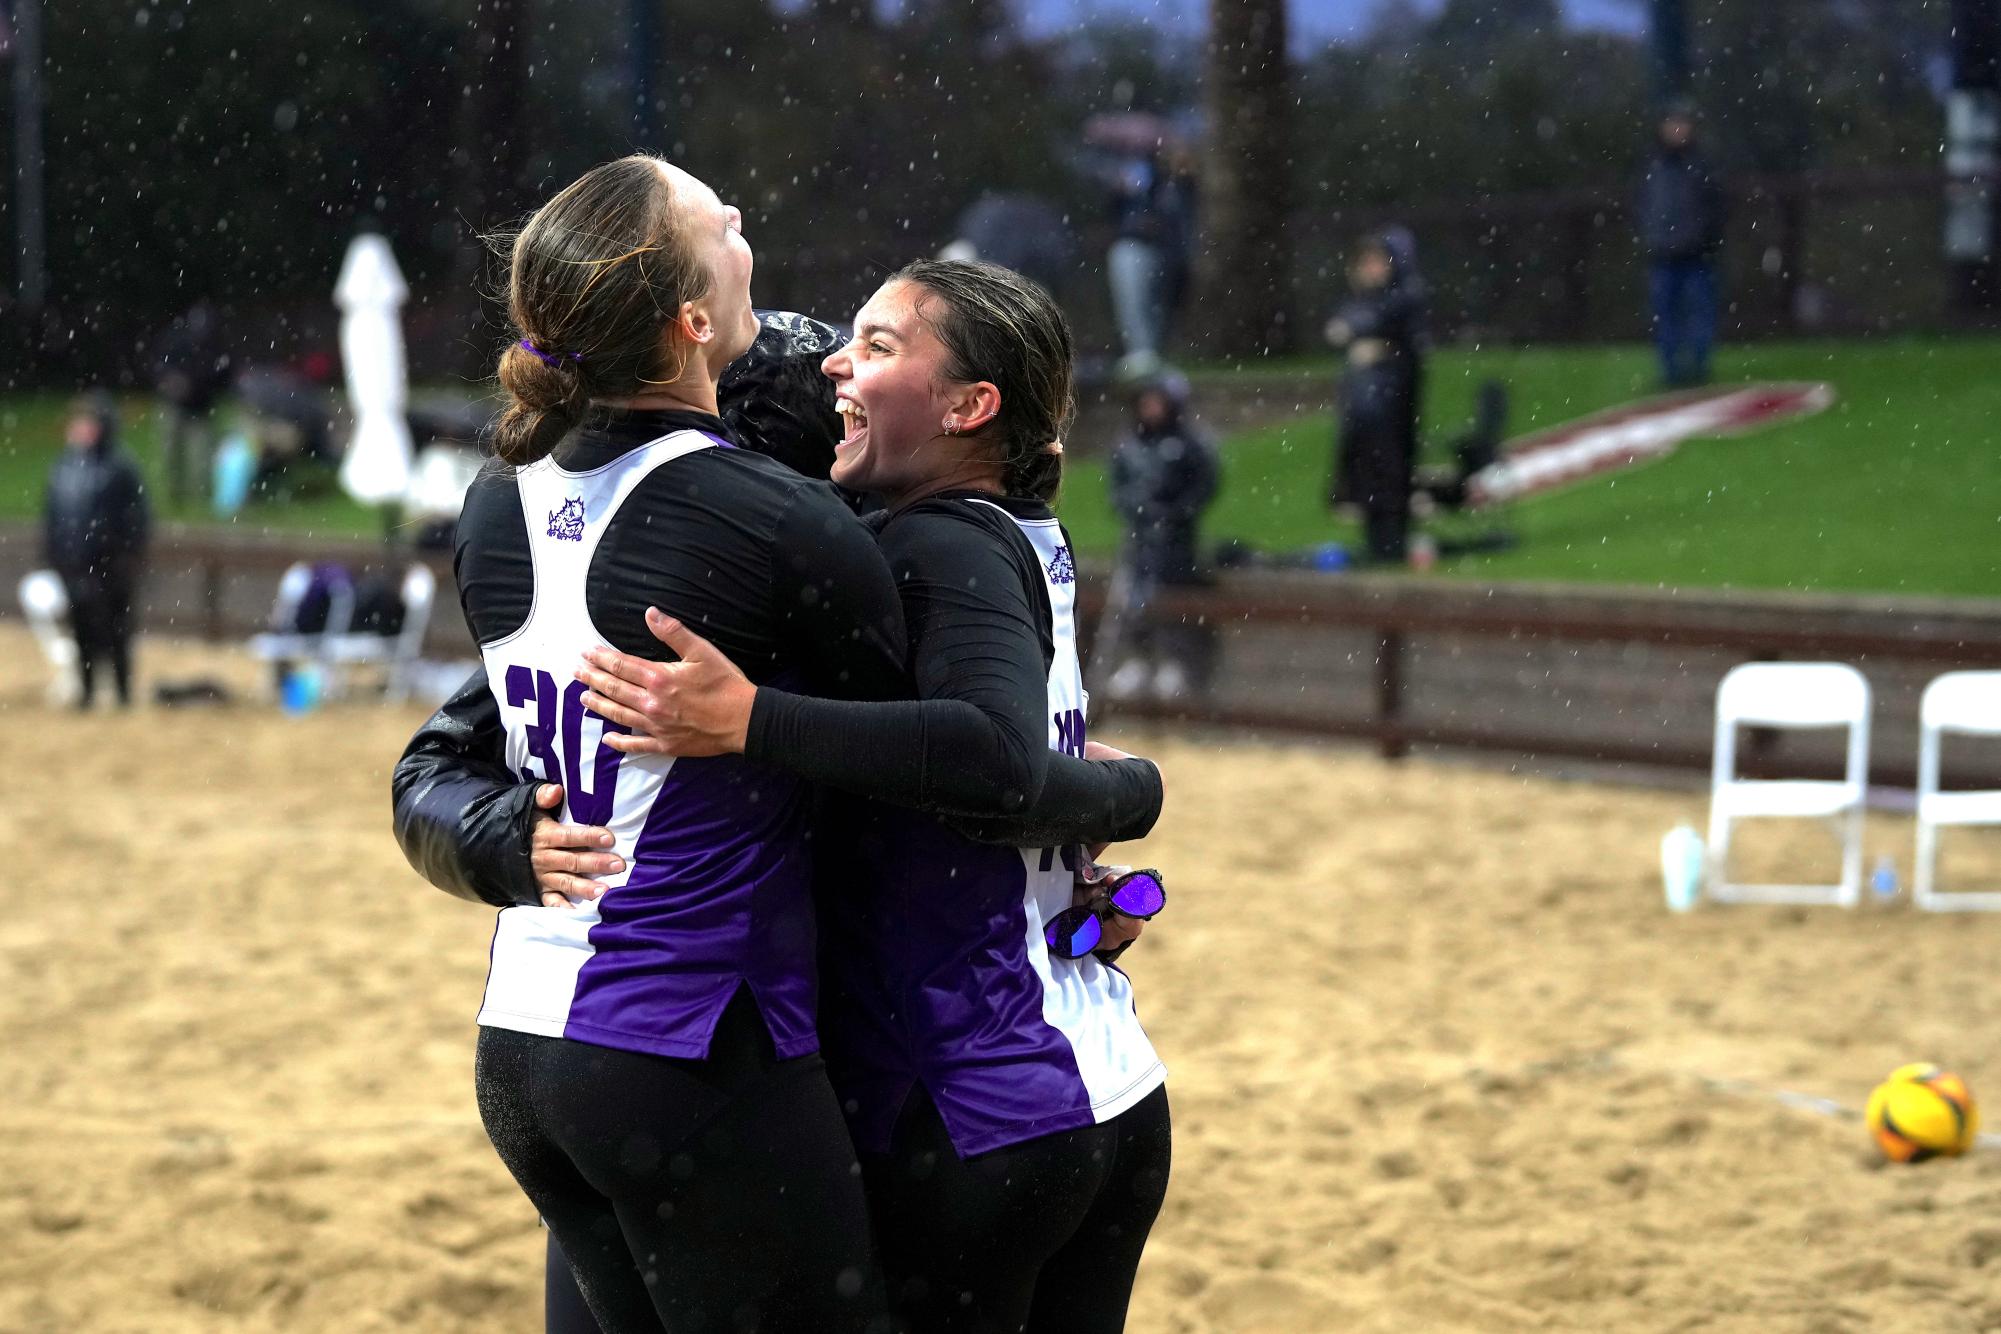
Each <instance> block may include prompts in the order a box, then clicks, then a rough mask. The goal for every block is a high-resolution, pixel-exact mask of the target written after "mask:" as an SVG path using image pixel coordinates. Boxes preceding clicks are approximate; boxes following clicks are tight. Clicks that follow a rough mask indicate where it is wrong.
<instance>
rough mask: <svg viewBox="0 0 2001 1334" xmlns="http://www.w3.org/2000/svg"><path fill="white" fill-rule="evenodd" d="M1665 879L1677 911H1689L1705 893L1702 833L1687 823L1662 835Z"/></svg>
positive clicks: (1670, 901)
mask: <svg viewBox="0 0 2001 1334" xmlns="http://www.w3.org/2000/svg"><path fill="white" fill-rule="evenodd" d="M1661 883H1662V887H1663V888H1664V889H1665V890H1666V893H1667V906H1668V907H1669V909H1670V910H1672V911H1674V912H1687V911H1689V910H1690V909H1691V908H1693V907H1695V904H1696V900H1697V899H1699V898H1701V897H1702V835H1700V834H1698V833H1696V832H1695V831H1694V830H1693V829H1691V828H1689V827H1688V826H1687V825H1685V824H1678V825H1676V826H1675V827H1674V828H1672V829H1670V830H1668V831H1667V833H1666V834H1665V835H1664V836H1663V837H1662V838H1661Z"/></svg>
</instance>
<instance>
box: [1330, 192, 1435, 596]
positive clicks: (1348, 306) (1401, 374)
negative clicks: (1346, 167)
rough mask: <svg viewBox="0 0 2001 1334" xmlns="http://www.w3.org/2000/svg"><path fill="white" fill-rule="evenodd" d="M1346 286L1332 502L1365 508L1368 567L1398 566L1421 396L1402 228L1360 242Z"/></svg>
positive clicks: (1418, 296) (1333, 336)
mask: <svg viewBox="0 0 2001 1334" xmlns="http://www.w3.org/2000/svg"><path fill="white" fill-rule="evenodd" d="M1348 283H1349V286H1350V287H1351V288H1352V289H1353V292H1354V295H1353V296H1352V297H1351V298H1350V299H1349V300H1348V301H1347V302H1346V303H1345V304H1344V305H1342V306H1341V308H1340V309H1339V310H1337V311H1336V312H1335V313H1334V317H1333V318H1332V319H1330V320H1328V321H1327V327H1326V337H1327V341H1328V343H1330V344H1331V345H1332V346H1333V347H1335V348H1336V349H1338V350H1339V351H1340V352H1341V353H1342V357H1343V365H1342V370H1341V382H1340V388H1339V431H1338V437H1337V441H1336V446H1335V459H1334V477H1333V485H1332V487H1331V489H1330V492H1329V495H1328V503H1329V504H1330V505H1355V506H1359V507H1360V509H1361V511H1362V525H1363V534H1364V541H1365V544H1366V546H1367V555H1368V558H1369V560H1370V561H1371V562H1374V563H1385V564H1388V563H1396V564H1401V563H1402V562H1403V560H1404V559H1405V557H1406V555H1407V553H1408V550H1409V546H1410V492H1411V481H1412V476H1413V473H1414V472H1415V470H1416V467H1417V418H1418V409H1419V405H1420V403H1421V401H1422V398H1423V388H1424V357H1425V331H1424V314H1425V311H1424V307H1425V290H1424V280H1423V278H1422V277H1420V276H1419V274H1418V270H1417V244H1416V240H1415V238H1413V237H1412V236H1411V234H1410V233H1409V232H1408V231H1407V230H1405V229H1404V228H1401V227H1392V228H1389V229H1388V230H1386V231H1384V232H1382V233H1379V234H1377V235H1374V236H1369V237H1366V238H1364V239H1363V240H1362V242H1361V244H1360V245H1358V246H1357V247H1356V249H1355V253H1354V258H1353V260H1352V261H1351V262H1350V264H1349V266H1348Z"/></svg>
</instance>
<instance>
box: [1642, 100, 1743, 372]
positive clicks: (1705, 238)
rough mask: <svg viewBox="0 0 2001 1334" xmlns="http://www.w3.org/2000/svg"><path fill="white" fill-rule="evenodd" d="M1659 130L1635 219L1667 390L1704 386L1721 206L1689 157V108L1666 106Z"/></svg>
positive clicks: (1709, 178)
mask: <svg viewBox="0 0 2001 1334" xmlns="http://www.w3.org/2000/svg"><path fill="white" fill-rule="evenodd" d="M1659 128H1660V139H1659V142H1658V143H1657V144H1656V145H1655V149H1654V154H1653V156H1652V158H1651V159H1649V161H1648V162H1647V167H1646V171H1645V173H1644V174H1643V175H1642V176H1641V178H1640V190H1639V199H1638V201H1637V210H1638V213H1637V216H1638V218H1639V223H1640V243H1641V245H1642V246H1643V247H1644V248H1645V250H1646V254H1647V284H1648V297H1649V300H1650V302H1651V303H1652V308H1653V329H1654V344H1655V346H1656V347H1657V348H1658V349H1659V351H1660V358H1661V382H1662V383H1663V384H1664V385H1666V386H1667V387H1669V388H1671V389H1673V388H1682V387H1685V386H1688V385H1698V384H1703V383H1705V382H1707V381H1708V379H1709V349H1710V346H1711V345H1712V344H1713V343H1714V342H1715V341H1716V310H1717V294H1716V255H1717V252H1718V251H1719V250H1721V249H1722V246H1723V223H1724V199H1723V189H1722V187H1721V186H1720V185H1719V184H1718V183H1717V180H1716V177H1715V175H1714V174H1713V173H1712V172H1711V171H1710V169H1709V164H1708V163H1707V162H1706V161H1704V159H1703V157H1702V155H1701V153H1699V152H1698V151H1697V150H1696V144H1695V112H1694V109H1693V108H1692V107H1691V106H1690V105H1689V104H1687V103H1685V102H1679V103H1676V104H1674V105H1672V106H1670V107H1669V108H1668V109H1667V112H1666V114H1664V115H1663V116H1662V117H1661V122H1660V127H1659Z"/></svg>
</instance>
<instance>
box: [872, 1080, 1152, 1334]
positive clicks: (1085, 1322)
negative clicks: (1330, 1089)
mask: <svg viewBox="0 0 2001 1334" xmlns="http://www.w3.org/2000/svg"><path fill="white" fill-rule="evenodd" d="M1172 1141H1173V1134H1172V1129H1171V1126H1170V1123H1169V1119H1168V1112H1167V1090H1166V1089H1165V1088H1160V1089H1155V1090H1154V1091H1153V1092H1152V1093H1151V1094H1149V1095H1147V1097H1146V1098H1144V1099H1142V1100H1141V1101H1140V1102H1139V1103H1138V1104H1137V1105H1136V1106H1134V1107H1133V1108H1131V1109H1130V1110H1129V1111H1127V1112H1125V1113H1124V1114H1123V1115H1121V1116H1118V1117H1116V1118H1114V1119H1113V1120H1111V1121H1107V1122H1105V1123H1104V1124H1103V1125H1094V1126H1084V1127H1082V1128H1080V1129H1077V1130H1066V1131H1062V1132H1060V1133H1058V1134H1054V1135H1045V1136H1043V1137H1041V1138H1040V1139H1032V1140H1028V1141H1027V1142H1025V1143H1021V1144H1013V1145H1009V1146H1008V1147H1006V1148H1004V1149H995V1150H993V1151H992V1152H990V1153H983V1154H979V1155H977V1156H975V1157H973V1158H966V1159H962V1158H960V1157H959V1155H958V1153H957V1152H956V1151H955V1150H954V1149H953V1147H952V1140H951V1137H950V1136H949V1135H948V1134H947V1133H946V1131H945V1124H944V1122H943V1121H942V1120H941V1119H940V1118H939V1116H938V1111H937V1108H936V1107H934V1106H933V1105H932V1102H931V1099H930V1098H928V1097H926V1096H925V1095H924V1093H923V1091H922V1090H921V1089H920V1090H916V1091H913V1092H912V1094H911V1095H910V1101H909V1103H908V1104H907V1105H906V1106H905V1107H904V1109H903V1113H902V1115H901V1116H900V1117H899V1118H898V1120H897V1125H896V1133H895V1139H894V1144H893V1147H892V1148H891V1150H890V1151H889V1152H888V1153H886V1154H863V1155H862V1179H863V1180H864V1181H865V1182H866V1183H867V1185H868V1199H869V1212H870V1214H871V1216H872V1218H873V1219H874V1222H875V1229H876V1239H877V1242H878V1244H879V1245H880V1246H881V1248H882V1262H883V1271H884V1273H885V1275H886V1276H887V1278H888V1280H889V1291H890V1305H891V1307H892V1309H894V1310H895V1311H896V1313H897V1314H898V1315H899V1316H901V1317H902V1318H903V1319H904V1320H905V1321H906V1322H908V1325H909V1328H910V1329H912V1330H913V1331H917V1332H918V1334H1018V1331H1027V1332H1028V1334H1118V1331H1120V1330H1122V1329H1124V1328H1125V1323H1126V1306H1127V1303H1128V1302H1129V1301H1130V1300H1131V1298H1132V1287H1133V1278H1134V1275H1135V1274H1136V1273H1137V1272H1138V1270H1139V1257H1140V1252H1141V1251H1142V1250H1143V1249H1145V1246H1146V1237H1147V1232H1148V1230H1149V1229H1151V1228H1152V1227H1153V1220H1154V1219H1155V1217H1156V1216H1158V1215H1159V1213H1160V1205H1161V1201H1162V1200H1163V1199H1164V1198H1165V1197H1166V1195H1167V1174H1168V1168H1169V1165H1170V1160H1171V1158H1172Z"/></svg>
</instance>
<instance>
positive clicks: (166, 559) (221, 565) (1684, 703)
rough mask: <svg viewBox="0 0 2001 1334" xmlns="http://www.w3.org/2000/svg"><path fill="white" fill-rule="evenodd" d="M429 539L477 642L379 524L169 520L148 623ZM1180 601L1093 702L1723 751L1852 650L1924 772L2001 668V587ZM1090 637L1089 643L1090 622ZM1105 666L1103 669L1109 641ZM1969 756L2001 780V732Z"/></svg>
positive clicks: (1095, 586)
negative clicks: (282, 578)
mask: <svg viewBox="0 0 2001 1334" xmlns="http://www.w3.org/2000/svg"><path fill="white" fill-rule="evenodd" d="M37 537H38V534H37V533H36V532H35V531H34V529H33V528H32V527H31V526H30V525H26V524H13V525H0V577H4V578H5V580H6V583H5V594H6V595H5V597H4V600H0V611H5V612H6V613H8V614H12V613H13V612H14V611H15V607H14V603H13V598H12V589H13V586H14V584H15V583H16V582H17V581H18V579H19V577H20V575H21V574H22V573H25V572H26V571H27V570H28V569H30V568H33V566H34V565H35V564H36V563H37V559H36V558H37V551H36V541H35V539H36V538H37ZM413 559H421V560H424V561H426V562H427V563H429V564H430V565H431V567H432V568H433V569H434V570H435V571H436V572H437V573H438V575H439V577H440V581H441V582H440V589H441V597H440V603H439V608H438V612H437V614H436V615H435V616H434V617H433V618H432V624H431V633H430V636H429V639H428V651H429V652H430V653H432V654H433V655H435V656H464V657H469V656H471V655H472V653H473V645H472V642H471V640H470V638H469V637H468V636H467V634H466V631H465V628H464V625H463V623H462V621H461V620H460V618H459V616H458V615H457V614H456V611H455V610H454V608H453V607H452V598H451V596H450V593H449V589H450V587H451V583H450V581H451V568H450V561H449V559H448V558H447V557H445V556H444V555H442V554H428V555H419V554H416V553H412V552H410V551H408V550H401V549H392V548H388V547H385V546H383V545H382V544H381V543H367V542H351V541H348V542H344V541H330V540H314V539H307V538H301V537H298V536H293V535H286V534H276V535H260V536H255V537H239V536H233V535H226V534H217V533H215V532H214V531H213V530H206V529H199V528H179V529H176V528H169V529H168V530H167V531H166V532H164V533H163V534H162V535H161V537H160V539H159V540H158V541H157V542H156V543H155V546H154V550H153V556H152V561H151V567H150V573H149V576H148V581H147V588H146V617H145V619H146V624H147V626H148V628H149V629H152V630H155V631H163V632H169V633H180V634H188V635H197V636H201V637H203V638H207V639H210V640H216V641H227V640H230V639H236V638H242V637H245V636H248V635H250V634H252V633H254V632H256V631H257V630H259V629H261V628H263V625H264V620H265V618H266V617H267V616H268V614H269V611H270V607H271V601H272V597H273V594H274V592H275V589H276V586H277V581H278V576H279V574H280V573H281V572H282V571H283V570H284V569H285V567H286V566H288V565H290V564H291V563H292V562H294V561H298V560H328V561H337V562H339V563H341V564H343V565H346V566H347V567H348V568H349V569H350V570H352V571H355V572H357V573H360V572H364V571H367V570H370V569H374V570H379V571H382V572H384V573H392V572H394V571H396V570H400V568H401V567H402V565H403V564H404V563H405V562H407V561H409V560H413ZM1101 575H1102V571H1101V570H1095V569H1092V568H1090V567H1089V566H1087V567H1086V569H1085V571H1084V577H1083V581H1082V584H1081V598H1080V605H1081V614H1082V618H1083V621H1084V624H1085V626H1086V629H1087V631H1088V630H1089V629H1090V628H1092V627H1094V626H1095V625H1096V624H1097V622H1098V621H1099V619H1100V617H1101V614H1102V611H1103V605H1104V591H1105V580H1104V579H1103V578H1102V577H1099V576H1101ZM1156 605H1157V606H1159V608H1160V609H1161V610H1162V611H1163V612H1164V613H1167V614H1171V615H1174V616H1177V617H1179V618H1182V619H1183V620H1184V621H1186V622H1187V623H1189V624H1193V625H1200V626H1203V627H1205V628H1206V631H1207V633H1208V634H1209V635H1211V636H1212V637H1213V640H1214V649H1215V659H1216V661H1215V669H1214V671H1213V673H1212V678H1211V681H1210V684H1209V688H1208V689H1207V690H1206V691H1204V692H1203V693H1201V694H1199V695H1191V696H1187V697H1183V698H1179V699H1174V700H1166V701H1162V700H1154V699H1143V700H1126V701H1114V700H1112V699H1110V698H1109V697H1108V695H1107V693H1106V692H1104V691H1103V690H1100V691H1098V693H1097V695H1096V697H1095V698H1094V700H1093V714H1094V722H1096V723H1099V724H1102V723H1103V722H1104V721H1105V720H1108V719H1109V720H1119V719H1158V720H1166V721H1176V722H1185V723H1193V724H1202V725H1215V726H1223V727H1230V728H1238V729H1245V730H1249V731H1252V732H1257V733H1277V734H1294V735H1306V736H1323V737H1347V738H1355V739H1361V740H1365V741H1369V742H1372V743H1373V744H1374V745H1375V747H1376V749H1377V750H1378V751H1379V753H1381V754H1382V755H1384V756H1385V757H1389V758H1395V757H1398V756H1402V755H1405V754H1407V753H1409V752H1410V751H1412V750H1413V749H1414V748H1417V747H1444V748H1454V749H1465V750H1475V751H1485V752H1493V753H1503V754H1510V755H1517V756H1524V757H1534V758H1541V759H1559V760H1580V761H1590V762H1595V763H1602V764H1611V765H1625V766H1639V767H1643V768H1663V767H1665V768H1678V769H1703V768H1706V767H1707V766H1708V765H1709V763H1710V734H1711V727H1712V719H1713V709H1714V702H1715V691H1716V685H1717V682H1718V681H1720V680H1721V678H1722V675H1723V673H1724V672H1726V671H1727V670H1729V668H1730V667H1731V666H1734V665H1735V664H1737V663H1739V662H1746V661H1753V660H1760V659H1788V660H1821V659H1833V660H1839V661H1844V662H1849V663H1853V664H1855V665H1856V666H1857V667H1859V668H1861V669H1862V671H1863V672H1864V674H1865V675H1866V676H1868V677H1869V679H1870V682H1871V684H1872V686H1873V687H1874V689H1875V698H1876V719H1875V725H1874V726H1875V737H1874V742H1873V745H1872V750H1873V752H1874V753H1875V755H1876V756H1877V760H1876V762H1875V763H1874V765H1873V767H1872V776H1873V778H1874V780H1875V781H1877V782H1879V783H1887V784H1891V785H1895V786H1910V785H1911V784H1912V782H1913V781H1914V769H1915V757H1916V754H1917V743H1916V718H1917V699H1918V695H1919V692H1920V691H1921V690H1922V688H1923V686H1924V684H1925V682H1926V681H1928V680H1929V679H1930V678H1931V677H1932V676H1934V675H1936V674H1937V673H1939V672H1941V671H1947V670H1954V669H1967V668H2001V602H1995V603H1988V602H1982V601H1974V600H1944V599H1937V600H1924V599H1901V598H1900V599H1894V600H1893V599H1886V598H1869V597H1854V596H1843V597H1836V596H1827V595H1813V596H1809V595H1786V594H1745V593H1717V592H1709V591H1702V592H1681V593H1667V592H1654V591H1644V590H1628V589H1593V588H1579V587H1558V586H1538V585H1520V584H1517V585H1502V584H1496V585H1478V584H1471V583H1461V582H1457V581H1451V580H1443V579H1433V578H1408V577H1398V576H1374V575H1343V576H1325V575H1309V574H1292V573H1278V572H1257V573H1232V574H1230V575H1227V576H1225V577H1223V578H1222V579H1220V580H1219V581H1218V582H1217V583H1216V584H1214V585H1213V586H1210V587H1205V588H1191V589H1180V590H1172V591H1169V592H1165V593H1163V594H1162V595H1161V597H1160V598H1159V600H1158V602H1157V604H1156ZM1086 639H1087V653H1088V640H1089V635H1088V634H1087V636H1086ZM1086 663H1087V666H1089V667H1091V668H1092V669H1093V670H1092V672H1091V675H1092V676H1093V677H1094V678H1096V677H1100V676H1102V675H1103V674H1104V673H1103V672H1102V671H1100V670H1097V668H1098V666H1099V665H1098V664H1093V663H1091V662H1090V659H1089V657H1088V656H1087V657H1086ZM1838 741H1839V738H1838V737H1834V736H1814V735H1811V734H1809V735H1805V736H1802V735H1798V734H1791V733H1789V734H1787V735H1786V736H1785V738H1784V739H1783V740H1780V739H1779V738H1778V736H1777V735H1776V734H1773V733H1769V732H1761V731H1757V730H1755V729H1754V731H1753V732H1752V736H1751V744H1750V745H1749V746H1748V747H1746V748H1745V750H1744V765H1745V769H1746V771H1747V772H1751V773H1759V772H1776V771H1778V770H1779V769H1781V768H1783V770H1784V771H1785V772H1788V773H1801V774H1807V773H1828V774H1831V773H1834V772H1838V768H1839V763H1840V756H1841V751H1840V746H1839V744H1838ZM1948 769H1949V772H1956V773H1958V774H1959V775H1960V777H1961V778H1962V779H1964V778H1969V777H1977V778H1979V779H1981V780H1982V781H1988V782H1990V784H1991V785H1992V786H1996V787H2001V754H1990V755H1985V756H1983V757H1981V758H1980V759H1979V760H1977V761H1976V762H1975V763H1974V764H1973V765H1972V766H1971V767H1970V768H1969V767H1968V766H1967V765H1966V764H1965V763H1964V761H1963V760H1961V761H1957V762H1955V760H1954V758H1953V756H1952V754H1951V753H1949V754H1948Z"/></svg>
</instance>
